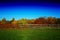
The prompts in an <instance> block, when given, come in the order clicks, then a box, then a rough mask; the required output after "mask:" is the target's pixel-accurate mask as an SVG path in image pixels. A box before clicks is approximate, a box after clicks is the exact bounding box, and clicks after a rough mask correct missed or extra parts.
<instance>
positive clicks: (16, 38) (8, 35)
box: [0, 28, 60, 40]
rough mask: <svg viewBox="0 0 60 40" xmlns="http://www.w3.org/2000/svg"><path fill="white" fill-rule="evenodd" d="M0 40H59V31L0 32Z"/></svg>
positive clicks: (46, 29) (17, 30)
mask: <svg viewBox="0 0 60 40" xmlns="http://www.w3.org/2000/svg"><path fill="white" fill-rule="evenodd" d="M0 40H60V29H51V28H50V29H48V28H43V29H33V28H32V29H31V28H30V29H25V30H21V29H9V30H0Z"/></svg>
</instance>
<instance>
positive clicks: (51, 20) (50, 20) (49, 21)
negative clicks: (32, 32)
mask: <svg viewBox="0 0 60 40" xmlns="http://www.w3.org/2000/svg"><path fill="white" fill-rule="evenodd" d="M55 21H56V18H55V17H48V18H47V22H48V24H55Z"/></svg>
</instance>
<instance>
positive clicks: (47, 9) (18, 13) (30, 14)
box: [0, 2, 60, 20]
mask: <svg viewBox="0 0 60 40" xmlns="http://www.w3.org/2000/svg"><path fill="white" fill-rule="evenodd" d="M44 16H46V17H49V16H52V17H58V18H60V5H59V4H55V3H38V2H37V3H36V2H34V3H31V2H30V3H22V2H21V3H18V2H17V3H14V2H13V3H12V2H10V3H8V4H7V3H0V19H2V18H6V19H7V20H11V19H12V18H15V19H16V20H18V19H21V18H27V19H32V18H38V17H44Z"/></svg>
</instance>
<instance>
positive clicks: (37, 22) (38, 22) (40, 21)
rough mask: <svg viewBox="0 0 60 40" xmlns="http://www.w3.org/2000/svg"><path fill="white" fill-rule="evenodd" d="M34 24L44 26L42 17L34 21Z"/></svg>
mask: <svg viewBox="0 0 60 40" xmlns="http://www.w3.org/2000/svg"><path fill="white" fill-rule="evenodd" d="M34 23H35V24H45V23H46V19H45V18H44V17H40V18H38V19H36V20H35V22H34Z"/></svg>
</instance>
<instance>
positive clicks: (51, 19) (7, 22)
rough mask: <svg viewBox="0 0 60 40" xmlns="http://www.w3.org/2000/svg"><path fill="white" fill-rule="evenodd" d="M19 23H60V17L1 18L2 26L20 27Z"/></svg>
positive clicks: (0, 24)
mask: <svg viewBox="0 0 60 40" xmlns="http://www.w3.org/2000/svg"><path fill="white" fill-rule="evenodd" d="M19 24H23V25H25V24H46V25H47V24H51V25H52V24H59V25H60V18H55V17H47V18H45V17H39V18H36V19H24V18H23V19H19V20H15V18H12V20H6V18H3V19H2V20H0V28H9V27H11V28H14V27H16V28H19Z"/></svg>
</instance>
